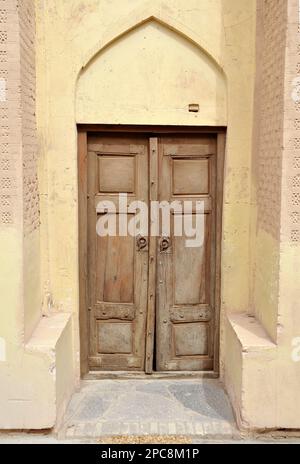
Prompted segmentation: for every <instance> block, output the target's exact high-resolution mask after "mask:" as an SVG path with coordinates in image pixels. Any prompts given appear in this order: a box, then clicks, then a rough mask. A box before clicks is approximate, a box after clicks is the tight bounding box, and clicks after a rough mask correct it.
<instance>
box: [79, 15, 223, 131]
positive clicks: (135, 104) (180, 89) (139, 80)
mask: <svg viewBox="0 0 300 464" xmlns="http://www.w3.org/2000/svg"><path fill="white" fill-rule="evenodd" d="M226 97H227V89H226V78H225V74H224V73H223V70H222V68H221V66H220V65H219V64H218V63H217V61H216V60H215V59H214V58H213V57H212V56H211V55H210V54H209V53H207V52H206V51H205V50H203V48H202V47H200V46H199V45H198V44H197V43H196V42H195V41H194V40H192V39H189V38H188V37H187V36H186V35H185V34H181V33H180V32H179V31H178V30H175V29H174V28H173V27H169V26H168V25H167V24H165V23H163V22H162V21H160V20H157V19H156V18H155V17H150V18H149V19H148V20H146V21H142V22H141V23H139V24H137V26H136V27H134V28H130V29H129V30H128V31H126V32H125V33H123V34H121V35H119V36H118V37H117V38H116V39H115V40H112V41H110V42H109V43H108V44H106V45H104V46H103V47H102V48H100V50H99V51H98V52H96V53H95V54H94V55H93V56H92V58H91V59H90V60H89V61H88V62H87V64H86V65H85V66H84V67H83V68H82V70H81V72H80V75H79V77H78V80H77V87H76V122H77V123H86V124H101V123H102V124H171V125H203V126H226V125H227V98H226ZM191 103H196V104H198V105H199V112H198V113H191V112H189V104H191Z"/></svg>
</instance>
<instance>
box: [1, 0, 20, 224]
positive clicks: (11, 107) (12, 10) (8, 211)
mask: <svg viewBox="0 0 300 464" xmlns="http://www.w3.org/2000/svg"><path fill="white" fill-rule="evenodd" d="M17 30H18V24H17V15H16V2H15V1H13V0H0V79H1V88H2V92H1V99H0V226H7V225H12V224H14V223H15V222H16V220H17V217H16V200H17V197H18V193H19V192H18V188H17V174H18V172H17V163H18V159H19V157H20V149H19V144H20V101H19V95H20V90H19V74H18V57H19V51H18V34H17V32H16V31H17Z"/></svg>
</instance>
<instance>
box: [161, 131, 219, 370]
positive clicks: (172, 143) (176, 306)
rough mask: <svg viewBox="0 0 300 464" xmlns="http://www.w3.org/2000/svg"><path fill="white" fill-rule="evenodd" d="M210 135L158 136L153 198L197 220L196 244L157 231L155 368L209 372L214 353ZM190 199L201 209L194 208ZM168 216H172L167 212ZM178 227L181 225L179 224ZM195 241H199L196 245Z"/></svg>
mask: <svg viewBox="0 0 300 464" xmlns="http://www.w3.org/2000/svg"><path fill="white" fill-rule="evenodd" d="M215 157H216V139H215V138H213V137H211V138H210V137H208V138H205V137H202V138H199V139H198V138H197V139H195V138H193V139H177V140H176V138H162V139H161V149H160V163H159V169H160V170H159V200H160V201H167V202H170V203H171V202H174V201H175V200H177V202H178V203H179V204H181V206H182V211H184V210H183V205H184V201H192V202H193V203H192V204H191V210H188V211H187V213H186V214H185V215H184V214H183V215H182V214H180V210H179V211H177V212H174V215H176V214H180V217H181V219H182V220H183V219H184V217H185V218H186V219H187V218H188V219H189V220H190V221H191V224H192V225H193V226H195V221H196V219H197V218H198V220H199V224H202V242H199V246H196V247H195V246H193V247H192V246H187V240H189V239H190V237H189V236H187V235H186V234H185V233H184V234H183V235H182V236H176V234H175V233H174V228H171V229H170V236H169V237H166V234H165V233H164V231H162V232H161V239H160V245H159V246H158V259H157V261H158V280H157V282H158V285H157V309H156V340H157V343H156V365H157V369H158V370H161V371H168V370H171V371H172V370H173V371H174V370H175V371H180V370H211V369H213V357H214V350H213V348H214V346H213V343H214V310H215V308H214V279H215V275H214V269H215V209H214V204H215V189H216V183H215V174H216V173H215V161H216V160H215ZM196 201H199V202H201V204H202V208H203V209H200V210H197V209H196ZM173 218H174V216H173ZM183 229H184V228H183ZM200 243H201V244H200Z"/></svg>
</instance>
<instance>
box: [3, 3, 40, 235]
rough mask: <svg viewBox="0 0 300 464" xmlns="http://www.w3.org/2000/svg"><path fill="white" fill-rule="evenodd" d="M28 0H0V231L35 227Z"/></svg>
mask: <svg viewBox="0 0 300 464" xmlns="http://www.w3.org/2000/svg"><path fill="white" fill-rule="evenodd" d="M34 35H35V18H34V1H33V0H0V79H1V81H0V226H8V225H13V224H19V223H22V222H23V224H24V232H25V233H26V234H27V233H29V232H30V231H32V230H34V229H36V228H37V227H38V225H39V199H38V183H37V150H36V126H35V48H34V46H35V44H34Z"/></svg>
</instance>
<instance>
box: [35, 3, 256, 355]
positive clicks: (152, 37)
mask: <svg viewBox="0 0 300 464" xmlns="http://www.w3.org/2000/svg"><path fill="white" fill-rule="evenodd" d="M36 4H37V37H38V40H37V85H38V87H37V88H38V107H37V115H38V136H39V143H40V147H41V148H40V180H41V187H40V189H41V218H42V235H41V239H42V246H41V249H42V280H43V282H42V285H43V287H49V291H50V292H51V295H52V297H53V301H54V305H55V306H57V307H59V308H60V309H61V310H63V311H71V312H74V313H75V315H77V316H76V318H77V317H78V245H77V241H78V227H77V224H78V222H77V221H78V217H77V161H76V160H77V148H76V142H77V141H76V122H80V123H82V122H101V123H110V124H114V123H137V124H138V123H143V124H179V125H180V124H191V125H196V124H199V125H206V124H213V125H214V124H220V123H222V124H224V125H228V139H227V158H226V179H227V181H226V185H225V192H224V195H225V199H224V234H223V237H224V240H223V251H222V253H223V254H222V275H223V280H222V312H223V313H224V312H225V311H233V312H234V311H238V312H239V311H246V310H247V308H248V306H249V279H250V254H249V221H250V208H249V204H250V167H251V136H252V119H253V118H252V104H253V98H252V97H253V87H254V36H255V1H254V0H253V1H252V0H251V1H249V0H247V1H246V0H243V1H240V0H239V1H238V0H226V1H225V0H224V1H221V0H213V1H211V0H209V1H208V0H203V1H201V2H199V1H197V0H189V1H188V2H186V1H183V0H172V1H164V0H152V1H147V0H130V1H127V0H126V1H125V0H124V1H122V2H119V1H117V0H114V1H107V0H102V1H100V2H99V1H96V0H89V1H85V2H82V1H80V0H72V1H68V2H61V1H59V2H58V1H57V2H53V1H51V2H50V1H37V2H36ZM62 37H63V40H62ZM164 50H167V54H166V56H165V55H164ZM125 74H126V75H125ZM153 76H155V77H153ZM203 84H204V85H205V90H207V89H208V92H207V91H205V92H204V91H203ZM133 87H134V89H133ZM179 87H182V91H181V92H179ZM147 89H149V90H148V92H147ZM76 96H77V98H76ZM191 102H196V103H199V104H200V112H199V113H198V114H197V115H194V114H190V113H188V112H187V105H188V103H191ZM226 103H227V109H226ZM233 289H234V291H233ZM74 330H75V337H74V339H75V344H76V346H75V357H76V359H78V350H79V346H78V327H77V325H76V327H75V329H74Z"/></svg>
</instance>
